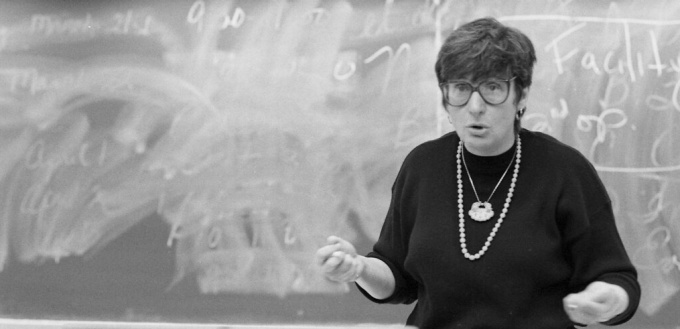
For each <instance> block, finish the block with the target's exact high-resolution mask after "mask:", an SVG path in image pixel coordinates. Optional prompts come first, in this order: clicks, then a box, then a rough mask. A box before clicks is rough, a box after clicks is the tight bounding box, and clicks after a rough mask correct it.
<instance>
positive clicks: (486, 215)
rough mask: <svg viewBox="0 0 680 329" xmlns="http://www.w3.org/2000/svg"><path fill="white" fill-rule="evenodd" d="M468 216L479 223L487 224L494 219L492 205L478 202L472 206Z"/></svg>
mask: <svg viewBox="0 0 680 329" xmlns="http://www.w3.org/2000/svg"><path fill="white" fill-rule="evenodd" d="M468 214H469V215H470V217H472V219H474V220H475V221H477V222H486V221H487V220H489V219H491V217H493V209H492V208H491V204H490V203H488V202H480V201H477V202H475V203H473V204H472V208H471V209H470V211H469V212H468Z"/></svg>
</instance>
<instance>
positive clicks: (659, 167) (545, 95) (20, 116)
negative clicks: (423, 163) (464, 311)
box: [0, 0, 680, 323]
mask: <svg viewBox="0 0 680 329" xmlns="http://www.w3.org/2000/svg"><path fill="white" fill-rule="evenodd" d="M482 16H494V17H497V18H498V19H499V20H501V21H503V22H505V23H507V24H509V25H512V26H516V27H518V28H520V29H521V30H523V31H526V32H527V34H528V35H529V36H530V37H531V39H532V40H533V41H534V44H535V46H536V50H537V54H538V65H537V67H536V70H535V74H534V84H533V86H532V89H531V100H530V102H529V106H528V112H527V114H526V115H525V118H524V121H523V125H524V127H525V128H528V129H532V130H540V131H544V132H546V133H549V134H551V135H553V136H555V137H557V138H558V139H560V140H562V141H564V142H566V143H568V144H570V145H572V146H574V147H576V148H577V149H579V150H580V151H581V152H583V153H584V154H585V155H586V156H587V157H588V158H589V159H591V160H592V161H593V163H594V164H595V166H596V168H597V169H598V170H599V171H600V173H601V175H602V178H603V180H604V182H605V184H606V185H607V188H608V189H609V191H610V194H611V196H612V199H613V201H614V205H615V211H616V215H617V221H618V224H619V227H620V230H621V234H622V236H623V238H624V242H625V243H626V247H627V249H628V251H629V253H630V255H631V258H632V259H633V261H634V263H635V264H636V265H637V266H638V269H639V275H640V281H641V283H642V285H643V291H644V292H645V293H643V301H642V304H641V308H642V310H643V314H644V315H643V316H642V317H643V319H645V320H644V321H648V322H650V323H652V322H655V321H656V322H664V321H665V322H668V320H667V319H666V317H667V316H668V315H666V314H667V313H669V312H668V311H666V310H668V309H670V308H672V306H673V305H676V304H677V299H678V297H677V295H678V290H680V260H679V258H678V257H680V247H678V246H680V243H678V241H679V240H680V224H679V223H680V204H678V202H677V200H680V144H679V142H678V141H680V79H679V77H680V55H679V54H680V42H679V41H680V19H678V17H680V3H678V2H677V1H656V2H644V1H632V0H631V1H602V0H595V1H578V0H574V1H566V0H551V1H528V0H513V1H500V0H498V1H482V0H480V1H455V0H449V1H446V0H370V1H359V0H352V1H340V0H319V1H311V0H304V1H284V0H280V1H279V0H277V1H227V0H224V1H219V0H215V1H208V0H197V1H174V0H173V1H151V0H140V1H110V2H102V1H73V0H71V1H40V0H29V1H6V2H3V3H0V196H1V198H0V205H1V206H0V209H2V212H1V213H0V292H3V293H2V294H0V295H1V296H0V315H1V316H6V317H29V318H44V317H51V318H66V319H69V318H95V319H98V318H111V319H132V320H140V319H142V320H149V319H159V318H160V319H172V320H182V319H187V320H188V319H192V320H205V321H224V320H225V319H227V320H233V321H237V322H238V321H239V320H240V321H243V322H248V321H251V320H252V321H256V322H262V321H265V322H267V321H284V322H304V321H337V322H339V321H349V320H350V319H355V320H356V321H359V322H365V321H368V322H373V321H379V322H384V321H386V322H390V321H393V322H403V318H402V316H403V314H401V313H403V312H401V309H392V310H391V311H390V310H383V309H380V310H378V308H377V307H376V308H375V309H374V308H373V307H374V306H371V305H365V304H362V302H357V301H358V300H361V296H358V295H356V294H355V292H354V291H353V290H352V289H350V287H349V286H346V285H337V284H331V283H330V282H328V281H326V280H325V279H323V278H322V276H321V275H320V273H319V269H318V268H317V266H316V264H314V263H313V254H314V252H315V251H316V249H317V248H318V247H319V246H320V245H322V244H324V243H325V238H326V236H328V235H329V234H339V235H342V236H345V237H348V238H350V239H352V240H353V241H354V242H356V243H357V245H359V246H360V247H361V248H363V251H367V250H368V248H370V246H371V244H372V242H374V241H375V239H376V238H377V235H378V234H379V232H380V227H381V225H382V220H383V218H384V215H385V211H386V209H387V206H388V203H389V200H390V188H391V185H392V183H393V180H394V177H395V175H396V173H397V170H398V169H399V165H400V164H401V161H402V159H403V158H404V157H405V155H406V154H407V153H408V152H409V151H410V150H411V149H412V148H413V147H414V146H416V145H417V144H419V143H421V142H423V141H426V140H429V139H433V138H436V137H438V136H440V135H441V134H443V133H445V132H447V131H448V129H450V128H449V127H450V125H449V124H448V122H447V119H446V116H445V113H444V112H443V110H442V109H441V107H440V106H441V101H440V95H439V91H438V88H437V84H436V78H435V76H434V70H433V68H434V60H435V55H436V52H437V49H438V46H439V44H440V43H441V40H442V38H443V37H445V35H446V33H447V31H450V30H451V29H453V28H454V27H455V26H458V25H459V24H461V23H463V22H466V21H469V20H471V19H473V18H477V17H482ZM348 291H349V293H348ZM22 292H26V293H23V294H22ZM169 296H171V297H169ZM169 298H172V299H173V302H170V301H168V299H169ZM135 300H136V301H135ZM63 301H68V303H67V304H68V306H67V307H63V308H62V307H59V308H55V307H52V306H51V305H53V304H56V303H59V302H63ZM338 301H342V303H341V304H340V305H344V306H340V309H341V310H340V311H338V312H336V313H335V314H331V313H332V311H330V309H331V308H330V306H328V305H331V304H333V305H335V303H337V302H338ZM286 302H287V303H288V305H283V304H285V303H286ZM256 304H260V305H262V304H264V305H266V309H262V308H259V309H258V308H253V307H248V306H249V305H250V306H252V305H256ZM224 305H229V307H228V308H230V310H225V309H224V308H225V307H226V306H224ZM241 305H245V306H241ZM291 305H292V306H291ZM365 309H370V312H365V314H363V315H361V316H356V313H362V310H365ZM395 310H399V311H395ZM234 319H236V320H234Z"/></svg>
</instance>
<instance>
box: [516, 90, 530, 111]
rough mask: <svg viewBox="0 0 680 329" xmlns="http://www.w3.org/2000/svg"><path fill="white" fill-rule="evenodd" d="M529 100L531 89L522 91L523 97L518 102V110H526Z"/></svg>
mask: <svg viewBox="0 0 680 329" xmlns="http://www.w3.org/2000/svg"><path fill="white" fill-rule="evenodd" d="M528 99H529V87H526V88H524V89H522V97H521V98H520V99H519V101H518V102H517V108H518V109H524V108H526V107H527V101H528Z"/></svg>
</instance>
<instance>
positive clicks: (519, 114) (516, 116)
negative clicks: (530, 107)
mask: <svg viewBox="0 0 680 329" xmlns="http://www.w3.org/2000/svg"><path fill="white" fill-rule="evenodd" d="M526 110H527V108H526V107H523V108H521V109H519V110H518V111H517V112H515V119H517V120H519V119H521V118H522V116H524V111H526Z"/></svg>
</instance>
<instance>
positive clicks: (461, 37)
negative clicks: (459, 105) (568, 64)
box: [435, 17, 536, 102]
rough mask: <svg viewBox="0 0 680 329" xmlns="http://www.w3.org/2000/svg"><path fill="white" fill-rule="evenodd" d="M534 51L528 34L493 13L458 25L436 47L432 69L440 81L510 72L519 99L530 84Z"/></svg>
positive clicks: (493, 75) (481, 77) (495, 75)
mask: <svg viewBox="0 0 680 329" xmlns="http://www.w3.org/2000/svg"><path fill="white" fill-rule="evenodd" d="M535 63H536V52H535V50H534V45H533V44H532V42H531V40H530V39H529V37H527V36H526V35H525V34H524V33H522V32H521V31H519V30H518V29H516V28H512V27H509V26H505V25H503V24H501V23H500V22H499V21H498V20H496V19H494V18H492V17H485V18H480V19H477V20H474V21H472V22H469V23H466V24H464V25H461V26H460V27H458V28H457V29H455V30H454V31H453V32H451V34H450V35H449V36H448V37H447V38H446V41H445V42H444V44H443V45H442V47H441V49H440V50H439V55H438V56H437V62H436V64H435V72H436V74H437V80H438V81H439V83H442V82H446V81H448V80H451V79H458V78H463V77H471V78H472V79H473V81H474V80H478V79H485V78H489V77H497V76H499V75H506V74H509V76H508V78H511V77H513V76H514V77H516V78H515V85H516V86H517V88H515V92H516V96H517V97H515V101H516V102H517V101H519V99H520V98H521V96H522V93H523V89H524V88H526V87H529V86H531V77H532V75H533V68H534V64H535Z"/></svg>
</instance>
